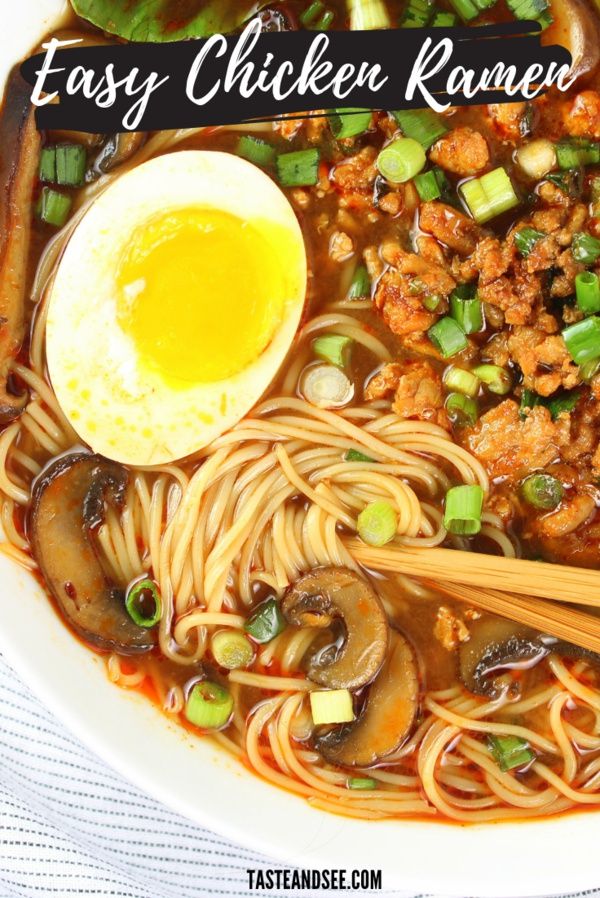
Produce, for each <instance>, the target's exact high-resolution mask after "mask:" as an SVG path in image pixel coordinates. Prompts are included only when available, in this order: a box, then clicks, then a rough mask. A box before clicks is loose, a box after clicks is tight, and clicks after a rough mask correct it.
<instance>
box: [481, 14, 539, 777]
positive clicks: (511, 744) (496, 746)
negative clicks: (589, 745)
mask: <svg viewBox="0 0 600 898" xmlns="http://www.w3.org/2000/svg"><path fill="white" fill-rule="evenodd" d="M528 18H529V17H528ZM488 745H489V747H490V751H491V753H492V755H493V756H494V759H495V761H496V763H497V764H498V766H499V767H500V770H502V771H503V772H506V771H507V770H512V769H513V768H514V767H524V766H525V765H526V764H530V763H531V762H532V761H534V760H535V757H536V755H535V752H533V751H532V750H531V748H530V747H529V743H528V742H525V740H524V739H521V737H520V736H488Z"/></svg>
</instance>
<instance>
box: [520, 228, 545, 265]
mask: <svg viewBox="0 0 600 898" xmlns="http://www.w3.org/2000/svg"><path fill="white" fill-rule="evenodd" d="M545 236H546V234H544V232H543V231H536V229H535V228H521V230H520V231H517V232H516V233H515V246H516V247H517V249H518V250H519V252H520V253H521V255H522V256H524V257H525V258H527V256H528V255H529V253H530V252H531V250H532V249H533V247H534V246H535V245H536V243H537V242H538V240H541V239H542V237H545Z"/></svg>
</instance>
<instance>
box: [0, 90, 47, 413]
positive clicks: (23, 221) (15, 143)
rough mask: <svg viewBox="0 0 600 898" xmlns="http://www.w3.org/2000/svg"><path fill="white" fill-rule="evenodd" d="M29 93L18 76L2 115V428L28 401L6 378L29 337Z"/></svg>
mask: <svg viewBox="0 0 600 898" xmlns="http://www.w3.org/2000/svg"><path fill="white" fill-rule="evenodd" d="M30 93H31V88H29V87H28V85H27V84H26V83H25V81H23V79H22V78H21V76H20V75H19V74H18V72H14V73H13V74H12V75H11V77H10V80H9V82H8V86H7V88H6V94H5V100H4V108H3V110H2V114H1V116H0V191H1V195H0V425H2V424H6V423H7V422H8V421H12V420H13V419H14V418H16V417H17V416H18V415H19V414H20V413H21V411H22V410H23V408H24V406H25V402H26V399H27V397H26V396H25V395H24V394H22V395H17V394H15V393H14V392H12V391H11V390H10V388H9V386H8V384H7V379H8V375H9V369H10V365H11V362H12V360H13V358H14V357H15V355H16V354H17V352H18V351H19V349H20V347H21V343H22V341H23V337H24V334H25V318H26V316H25V292H26V288H27V258H28V254H29V244H30V239H31V206H32V197H33V190H34V186H35V184H36V179H37V173H38V164H39V155H40V137H39V134H38V132H37V130H36V127H35V121H34V117H33V111H32V110H33V107H32V106H31V104H30V102H29V96H30Z"/></svg>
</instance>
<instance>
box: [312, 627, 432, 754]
mask: <svg viewBox="0 0 600 898" xmlns="http://www.w3.org/2000/svg"><path fill="white" fill-rule="evenodd" d="M418 707H419V679H418V676H417V662H416V659H415V655H414V652H413V650H412V648H411V647H410V645H409V644H408V642H407V641H406V639H405V638H404V637H403V636H401V635H400V633H397V632H396V631H395V630H390V646H389V651H388V654H387V657H386V659H385V662H384V665H383V667H382V668H381V670H380V672H379V673H378V674H377V677H376V679H375V680H374V682H373V683H372V685H371V686H370V687H369V695H368V698H367V701H366V704H365V706H364V709H363V711H362V713H361V714H360V716H359V718H358V719H357V720H356V721H355V722H354V723H351V724H350V725H349V726H342V727H336V728H335V729H333V730H330V731H329V732H328V733H326V734H325V735H324V736H321V737H320V738H318V739H317V740H316V742H315V747H316V749H317V750H318V751H319V752H320V753H321V755H322V756H323V757H324V758H325V760H326V761H328V762H329V763H330V764H337V765H340V766H342V767H371V766H373V764H377V763H379V762H380V761H383V760H385V758H386V757H388V755H390V754H392V753H393V752H395V751H397V750H398V749H399V748H400V746H401V745H402V743H403V742H404V741H405V740H406V738H407V737H408V735H409V734H410V732H411V730H412V728H413V724H414V721H415V717H416V715H417V710H418Z"/></svg>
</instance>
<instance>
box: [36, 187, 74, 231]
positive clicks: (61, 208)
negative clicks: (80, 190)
mask: <svg viewBox="0 0 600 898" xmlns="http://www.w3.org/2000/svg"><path fill="white" fill-rule="evenodd" d="M71 203H72V200H71V197H70V196H66V194H64V193H59V192H58V190H53V189H52V188H51V187H44V189H43V190H42V196H41V198H40V204H39V207H38V215H39V217H40V218H41V220H42V221H45V222H46V224H50V225H54V226H55V227H56V228H62V226H63V225H64V223H65V222H66V220H67V218H68V217H69V212H70V211H71Z"/></svg>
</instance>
